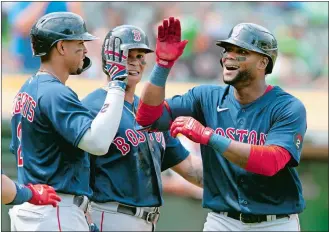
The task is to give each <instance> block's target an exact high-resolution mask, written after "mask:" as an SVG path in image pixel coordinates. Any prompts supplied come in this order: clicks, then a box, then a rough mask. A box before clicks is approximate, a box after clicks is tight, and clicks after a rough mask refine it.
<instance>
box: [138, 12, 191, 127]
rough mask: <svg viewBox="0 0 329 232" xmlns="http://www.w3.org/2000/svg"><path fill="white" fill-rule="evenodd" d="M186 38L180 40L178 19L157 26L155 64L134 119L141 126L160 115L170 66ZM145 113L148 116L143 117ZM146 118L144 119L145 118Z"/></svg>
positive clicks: (148, 123) (184, 44)
mask: <svg viewBox="0 0 329 232" xmlns="http://www.w3.org/2000/svg"><path fill="white" fill-rule="evenodd" d="M187 43H188V41H187V40H184V41H181V25H180V21H179V19H175V18H174V17H170V18H169V20H166V19H165V20H163V22H162V25H160V26H159V27H158V38H157V42H156V65H155V66H154V69H153V71H152V73H151V76H150V81H149V82H147V83H146V84H145V87H144V89H143V91H142V94H141V101H140V104H139V107H138V113H137V117H136V121H137V122H138V123H139V124H140V125H141V126H148V125H151V124H152V123H153V122H154V121H155V120H157V119H158V118H159V117H160V116H161V112H162V104H163V101H164V98H165V83H166V80H167V77H168V74H169V72H170V69H171V67H172V66H173V65H174V63H175V61H176V60H177V59H178V58H179V57H180V56H181V55H182V54H183V51H184V48H185V46H186V44H187ZM145 114H147V115H148V116H147V117H145V116H146V115H145ZM145 119H146V120H145Z"/></svg>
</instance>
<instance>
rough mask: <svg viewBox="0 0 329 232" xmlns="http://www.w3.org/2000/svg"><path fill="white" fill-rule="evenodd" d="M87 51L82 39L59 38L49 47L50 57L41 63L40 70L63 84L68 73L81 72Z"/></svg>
mask: <svg viewBox="0 0 329 232" xmlns="http://www.w3.org/2000/svg"><path fill="white" fill-rule="evenodd" d="M87 52H88V50H87V48H86V46H85V44H84V41H83V40H71V41H69V40H65V41H63V40H60V41H58V42H57V43H56V44H55V45H54V47H53V48H52V49H51V51H50V59H49V60H48V61H45V62H42V63H41V66H40V70H42V71H46V72H48V73H50V74H52V75H53V76H55V77H56V78H58V79H59V80H60V81H61V82H62V83H63V84H65V82H66V81H67V79H68V78H69V75H75V74H80V73H81V72H82V67H83V59H84V58H85V57H86V53H87Z"/></svg>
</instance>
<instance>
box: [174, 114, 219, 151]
mask: <svg viewBox="0 0 329 232" xmlns="http://www.w3.org/2000/svg"><path fill="white" fill-rule="evenodd" d="M179 133H181V134H183V135H185V136H186V137H187V138H189V139H190V140H192V141H193V142H196V143H200V144H204V145H207V144H208V142H209V140H210V137H211V135H212V134H213V133H214V130H213V129H211V128H209V127H204V126H203V125H202V124H201V123H200V122H198V121H197V120H195V119H194V118H192V117H178V118H176V119H175V121H174V122H173V123H172V124H171V127H170V134H171V136H173V137H176V136H177V134H179Z"/></svg>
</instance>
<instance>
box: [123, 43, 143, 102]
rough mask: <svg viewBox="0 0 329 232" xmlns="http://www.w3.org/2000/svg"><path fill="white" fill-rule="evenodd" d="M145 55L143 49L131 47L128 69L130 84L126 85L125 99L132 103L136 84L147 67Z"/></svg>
mask: <svg viewBox="0 0 329 232" xmlns="http://www.w3.org/2000/svg"><path fill="white" fill-rule="evenodd" d="M145 55H146V53H145V52H144V50H143V49H130V50H129V53H128V60H127V69H128V84H127V87H126V94H125V101H127V102H129V103H132V102H133V101H134V94H135V89H136V85H137V84H138V83H139V82H140V81H141V79H142V77H143V72H144V69H145V67H146V62H145Z"/></svg>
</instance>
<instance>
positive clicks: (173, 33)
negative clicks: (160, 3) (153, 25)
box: [155, 17, 188, 68]
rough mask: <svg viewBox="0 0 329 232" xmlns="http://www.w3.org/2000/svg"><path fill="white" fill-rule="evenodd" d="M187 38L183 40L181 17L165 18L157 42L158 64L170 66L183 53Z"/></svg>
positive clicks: (159, 28) (159, 29)
mask: <svg viewBox="0 0 329 232" xmlns="http://www.w3.org/2000/svg"><path fill="white" fill-rule="evenodd" d="M187 43H188V41H187V40H184V41H181V26H180V21H179V19H176V20H175V19H174V17H170V18H169V22H168V20H166V19H165V20H163V21H162V25H160V26H159V27H158V38H157V43H156V49H155V54H156V62H157V63H158V65H160V66H162V67H165V68H170V67H172V66H173V65H174V63H175V61H176V60H177V59H178V58H179V57H180V56H181V55H182V54H183V51H184V48H185V46H186V44H187Z"/></svg>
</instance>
